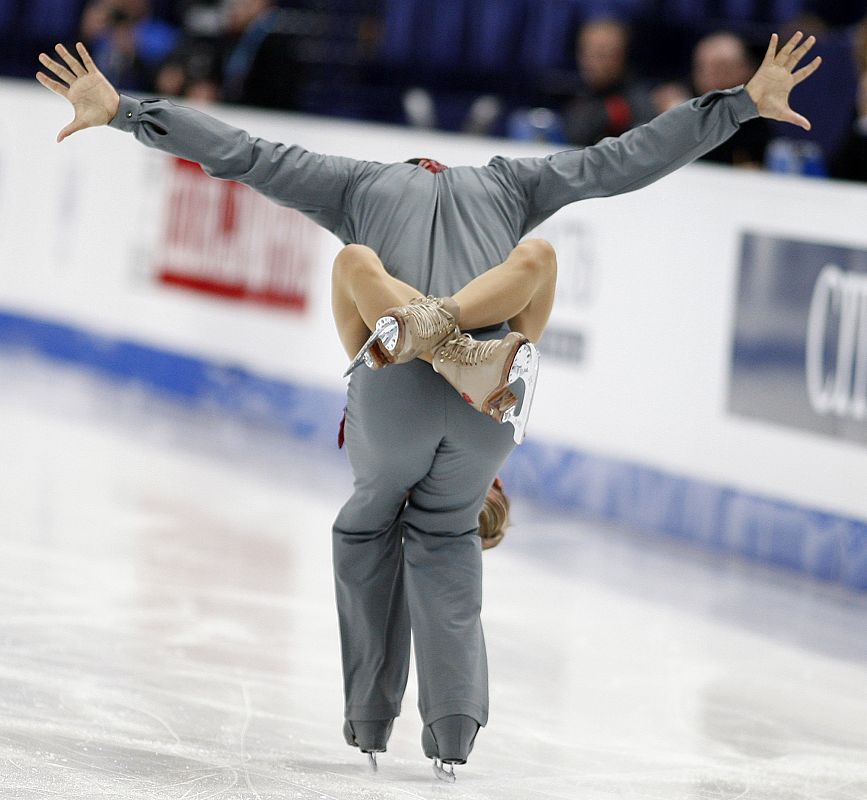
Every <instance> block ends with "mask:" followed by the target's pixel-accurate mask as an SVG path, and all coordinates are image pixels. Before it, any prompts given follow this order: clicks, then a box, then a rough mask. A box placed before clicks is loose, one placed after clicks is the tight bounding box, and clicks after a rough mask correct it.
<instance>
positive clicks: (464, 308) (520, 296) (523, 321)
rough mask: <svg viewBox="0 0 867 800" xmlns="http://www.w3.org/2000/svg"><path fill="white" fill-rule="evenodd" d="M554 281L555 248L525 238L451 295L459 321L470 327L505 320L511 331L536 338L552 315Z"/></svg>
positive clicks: (540, 240)
mask: <svg viewBox="0 0 867 800" xmlns="http://www.w3.org/2000/svg"><path fill="white" fill-rule="evenodd" d="M556 284H557V256H556V254H555V252H554V248H553V247H551V245H550V244H548V242H546V241H544V240H543V239H528V240H527V241H524V242H521V243H520V244H519V245H518V246H517V247H516V248H515V249H514V250H512V252H511V253H510V254H509V257H508V258H507V259H506V260H505V261H504V262H503V263H502V264H499V265H497V266H496V267H492V268H491V269H489V270H488V271H487V272H485V273H484V274H482V275H479V277H478V278H474V279H473V280H472V281H470V282H469V283H468V284H467V285H466V286H464V288H463V289H461V290H460V291H459V292H457V293H456V294H455V295H454V299H455V300H456V301H457V303H458V305H459V306H460V308H461V318H460V320H459V325H460V327H461V328H462V329H464V330H473V329H474V328H483V327H485V326H487V325H496V324H497V323H500V322H504V321H505V320H508V321H509V326H510V327H511V329H512V330H513V331H518V332H520V333H523V334H524V336H526V337H527V338H528V339H529V340H530V341H532V342H537V341H539V339H540V338H541V336H542V332H543V331H544V330H545V325H546V324H547V323H548V317H549V316H550V315H551V307H552V306H553V304H554V289H555V286H556Z"/></svg>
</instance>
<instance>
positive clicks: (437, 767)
mask: <svg viewBox="0 0 867 800" xmlns="http://www.w3.org/2000/svg"><path fill="white" fill-rule="evenodd" d="M449 766H450V767H451V769H446V768H445V767H444V766H443V762H442V761H440V760H439V759H438V758H435V759H434V762H433V773H434V775H435V776H436V778H437V780H440V781H445V782H446V783H454V782H455V781H456V780H457V776H456V775H455V768H454V766H453V765H451V764H450V765H449Z"/></svg>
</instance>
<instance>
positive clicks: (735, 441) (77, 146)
mask: <svg viewBox="0 0 867 800" xmlns="http://www.w3.org/2000/svg"><path fill="white" fill-rule="evenodd" d="M0 103H2V107H3V108H4V110H5V112H6V113H4V115H3V118H2V120H0V241H2V243H3V244H2V249H0V309H3V310H6V311H10V312H14V313H20V314H23V315H32V316H33V317H37V318H46V319H52V320H57V321H62V322H65V323H68V324H71V325H73V326H75V327H80V328H84V329H88V330H93V331H97V332H101V333H103V334H106V335H109V336H112V337H118V338H130V339H134V340H136V341H140V342H142V343H146V344H150V345H152V346H156V347H159V348H165V349H167V350H174V351H179V352H183V353H190V354H193V355H196V356H199V357H202V358H204V359H207V360H212V361H216V362H220V363H234V364H238V365H242V366H244V367H246V368H248V369H250V370H253V371H255V372H257V373H259V374H261V375H263V376H266V377H269V378H272V379H276V380H285V381H290V382H301V383H306V384H312V385H317V386H321V387H324V388H330V389H334V390H338V391H339V390H340V389H341V387H342V382H341V380H340V378H339V376H340V374H341V372H342V370H343V367H344V364H345V358H344V356H343V353H342V352H341V350H340V348H339V345H338V341H337V337H336V335H335V333H334V331H333V327H332V323H331V319H330V307H329V296H328V293H329V271H330V262H331V259H332V258H333V256H334V254H335V253H336V252H337V251H338V249H339V247H340V243H339V242H337V240H336V239H334V237H333V236H331V235H330V234H327V233H324V232H323V233H322V236H321V241H320V243H319V245H318V247H319V261H320V262H321V263H319V264H318V266H317V269H316V270H315V276H314V280H313V282H312V284H311V287H310V297H309V305H308V308H307V311H306V313H303V314H299V313H297V312H292V311H286V310H278V309H273V308H262V307H261V306H256V305H252V304H241V303H232V302H227V301H225V300H220V299H213V298H209V297H206V296H202V295H197V294H193V293H190V292H186V291H180V290H178V289H175V288H167V287H165V286H163V285H161V284H159V283H157V282H156V281H155V280H154V279H153V276H152V270H153V259H154V253H155V251H156V250H157V248H158V238H159V236H160V235H161V233H160V232H161V226H162V225H163V219H162V214H163V213H164V200H165V181H166V176H167V175H168V165H169V159H168V158H167V157H165V156H164V155H162V154H160V153H156V152H154V151H149V150H147V149H146V148H144V147H142V146H140V145H139V144H137V143H136V142H135V141H134V139H133V138H132V137H131V136H129V135H125V134H121V133H118V132H116V131H113V130H96V131H87V132H85V133H83V134H77V135H75V136H73V137H72V138H71V139H69V140H67V141H66V142H64V143H63V144H62V145H60V146H58V145H56V144H55V143H54V137H55V134H56V132H57V131H58V130H59V129H60V128H61V127H62V126H63V125H64V124H66V122H67V121H68V119H69V116H70V115H69V111H68V108H67V107H66V106H65V105H64V103H63V102H62V101H61V100H59V99H58V98H56V97H54V96H52V95H50V94H49V93H47V92H45V91H44V90H41V89H40V88H39V87H35V86H31V85H29V84H26V83H17V82H3V83H0ZM213 112H214V113H215V114H216V115H217V116H219V117H221V118H223V119H225V120H227V121H229V122H232V123H235V124H238V125H240V126H242V127H245V128H247V129H248V130H250V131H251V132H253V133H254V134H256V135H260V136H263V137H265V138H271V139H277V140H282V141H297V142H298V143H300V144H302V145H304V146H305V147H308V148H309V149H311V150H316V151H320V152H328V153H334V154H341V155H348V156H353V157H358V158H365V159H370V160H398V159H400V160H402V159H405V158H410V157H413V156H421V155H429V156H431V157H434V158H437V159H438V160H440V161H442V162H444V163H447V164H459V163H460V164H484V163H486V162H487V160H488V159H489V158H490V157H491V156H492V155H494V154H503V155H507V156H508V155H527V154H542V153H545V152H547V151H546V150H545V149H541V148H540V147H538V146H535V145H522V144H518V143H513V142H505V141H491V140H481V139H472V138H466V137H457V136H449V135H439V134H430V133H419V132H413V131H407V130H402V129H394V128H387V127H377V126H371V125H361V124H350V123H344V122H339V121H335V120H322V119H312V118H303V117H298V116H290V115H279V114H266V113H252V112H249V111H239V110H237V109H229V108H215V109H214V110H213ZM865 218H867V189H864V188H861V187H857V186H844V185H841V184H836V183H831V182H822V183H819V182H810V181H806V180H801V179H788V178H779V177H775V176H766V175H758V174H756V175H753V174H746V173H743V172H737V173H736V172H730V171H725V170H719V169H716V168H712V167H703V166H693V167H689V168H687V169H684V170H682V171H681V172H679V173H677V174H676V175H673V176H670V177H669V178H666V179H664V180H663V181H661V182H660V183H657V184H656V185H654V186H652V187H650V188H648V189H645V190H642V191H640V192H637V193H634V194H631V195H625V196H622V197H618V198H611V199H603V200H594V201H586V202H584V203H581V204H576V205H574V206H571V207H569V208H567V209H565V210H563V211H561V212H560V213H559V214H558V215H557V216H556V217H555V218H553V219H552V220H551V221H549V222H548V223H546V224H545V225H544V226H543V227H542V228H541V229H540V230H539V231H538V235H543V236H546V237H547V238H550V239H551V241H552V242H553V244H554V245H555V247H557V249H558V252H559V254H560V259H561V264H560V272H561V287H562V288H561V292H560V296H559V297H558V302H557V304H556V306H555V312H554V317H553V319H552V323H553V324H554V325H556V326H557V327H558V328H560V329H570V328H573V329H575V330H580V331H581V333H582V334H583V335H584V336H585V337H586V358H585V360H584V361H583V362H581V363H577V364H571V363H566V362H558V361H557V360H555V359H553V358H549V359H546V360H545V362H544V365H543V369H544V373H543V376H542V379H541V381H540V388H539V391H538V393H537V397H536V406H535V409H534V418H533V421H532V428H531V436H532V437H534V438H537V439H539V440H543V441H546V442H551V443H556V444H560V445H563V446H567V447H574V448H576V449H580V450H583V451H589V452H593V453H597V454H601V455H604V456H610V457H613V458H617V459H624V460H627V461H630V462H637V463H639V464H644V465H648V466H652V467H656V468H659V469H662V470H665V471H668V472H671V473H676V474H683V475H686V476H689V477H692V478H696V479H699V480H704V481H710V482H713V483H717V484H723V485H728V486H733V487H735V488H737V489H740V490H743V491H747V492H752V493H755V494H759V495H767V496H770V497H773V498H778V499H781V500H784V501H789V502H794V503H798V504H801V505H807V506H810V507H813V508H818V509H824V510H828V511H831V512H834V513H839V514H844V515H847V516H851V517H856V518H859V519H867V491H865V476H867V448H864V447H863V446H857V445H854V444H852V443H845V442H842V441H837V440H834V439H830V438H826V437H821V436H817V435H815V434H812V433H807V432H800V431H798V430H795V429H789V428H783V427H779V426H775V425H770V424H767V423H761V422H756V421H749V420H746V419H744V418H739V417H735V416H732V415H730V414H729V413H728V412H727V411H726V407H727V392H728V380H729V369H730V366H729V365H730V360H731V347H732V335H733V325H734V315H735V311H734V300H735V292H736V278H737V258H738V248H739V242H740V236H741V234H742V233H743V232H744V231H746V230H751V231H753V230H759V231H761V232H764V233H770V234H773V235H778V236H780V237H789V238H800V239H804V238H806V239H812V240H816V241H819V242H832V243H835V244H842V245H848V246H852V247H867V227H865V226H864V225H863V220H864V219H865ZM313 343H315V344H316V346H315V347H311V346H309V345H312V344H313ZM290 349H291V356H290ZM308 353H309V354H310V355H308ZM313 354H315V356H314V355H313Z"/></svg>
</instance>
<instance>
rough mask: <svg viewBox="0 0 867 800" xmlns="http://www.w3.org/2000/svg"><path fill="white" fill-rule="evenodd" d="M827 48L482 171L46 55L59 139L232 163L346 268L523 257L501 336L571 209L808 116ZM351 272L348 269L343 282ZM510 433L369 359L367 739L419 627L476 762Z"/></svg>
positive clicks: (343, 622)
mask: <svg viewBox="0 0 867 800" xmlns="http://www.w3.org/2000/svg"><path fill="white" fill-rule="evenodd" d="M813 43H814V39H813V37H809V38H808V39H806V40H804V39H803V37H802V34H800V33H797V34H795V35H794V36H793V37H792V38H791V39H790V40H789V41H788V42H787V43H786V44H785V45H783V46H782V47H781V48H779V49H778V42H777V37H776V35H774V36H772V37H771V40H770V43H769V45H768V49H767V52H766V54H765V57H764V60H763V61H762V64H761V66H760V67H759V69H758V70H757V71H756V73H755V75H754V76H753V77H752V78H751V79H750V81H749V82H748V83H747V84H746V86H741V87H735V88H732V89H729V90H726V91H719V92H711V93H709V94H707V95H705V96H703V97H700V98H697V99H695V100H692V101H690V102H688V103H684V104H683V105H680V106H678V107H676V108H674V109H671V110H670V111H667V112H666V113H665V114H662V115H660V116H659V117H657V118H656V119H654V120H652V121H651V122H649V123H647V124H646V125H643V126H641V127H639V128H635V129H633V130H631V131H629V132H627V133H625V134H624V135H623V136H621V137H619V138H617V139H605V140H603V141H602V142H600V143H599V144H597V145H594V146H592V147H588V148H585V149H583V150H569V151H565V152H561V153H555V154H553V155H550V156H547V157H545V158H518V159H507V158H502V157H495V158H493V159H492V160H491V161H490V162H489V163H488V164H487V165H486V166H484V167H480V168H472V167H454V168H452V169H440V168H439V167H438V166H437V165H431V163H430V162H428V163H427V164H425V163H420V164H407V163H400V164H378V163H371V162H365V161H355V160H353V159H349V158H343V157H338V156H324V155H318V154H315V153H312V152H309V151H307V150H305V149H304V148H302V147H299V146H298V145H289V146H287V145H283V144H277V143H272V142H267V141H263V140H261V139H257V138H253V137H250V136H249V135H248V134H247V133H245V132H244V131H241V130H238V129H236V128H233V127H231V126H229V125H226V124H224V123H222V122H219V121H217V120H215V119H213V118H211V117H209V116H207V115H205V114H202V113H201V112H198V111H194V110H191V109H187V108H182V107H178V106H174V105H172V104H171V103H168V102H166V101H163V100H145V101H139V100H134V99H132V98H129V97H125V96H124V97H121V96H119V95H118V93H117V92H116V91H115V89H114V88H113V87H112V86H111V85H110V84H109V83H108V81H106V80H105V78H104V77H103V76H102V75H101V74H100V73H99V71H98V70H97V69H96V67H95V65H94V64H93V61H92V60H91V58H90V56H89V55H88V53H87V51H86V50H85V48H84V47H83V45H80V44H79V45H78V47H77V50H78V58H76V57H75V56H74V55H73V54H71V53H70V52H68V51H67V50H66V48H64V47H63V46H62V45H58V46H57V54H58V57H59V60H57V59H55V58H52V57H50V56H48V55H47V54H42V55H40V61H41V63H42V64H43V66H44V67H46V68H47V69H49V70H50V71H51V72H52V73H53V74H54V77H50V76H49V75H46V74H43V73H40V74H39V75H38V76H37V77H38V80H39V81H40V83H42V84H43V85H44V86H46V87H47V88H49V89H51V90H52V91H54V92H56V93H57V94H59V95H61V96H62V97H65V98H66V99H68V100H69V101H70V103H72V105H73V107H74V110H75V118H74V120H73V121H72V122H71V123H70V124H69V125H67V126H66V127H65V128H64V129H63V130H62V131H61V132H60V134H59V135H58V137H57V138H58V141H62V140H63V139H64V138H66V137H67V136H69V135H70V134H72V133H74V132H76V131H80V130H83V129H85V128H88V127H92V126H95V125H105V124H110V125H111V126H113V127H115V128H117V129H119V130H123V131H128V132H131V133H132V134H133V135H134V136H135V137H136V138H137V139H138V140H139V141H140V142H142V143H144V144H146V145H148V146H151V147H156V148H158V149H161V150H164V151H167V152H169V153H172V154H174V155H177V156H180V157H183V158H187V159H190V160H192V161H196V162H198V163H200V164H201V165H202V166H203V168H204V169H205V171H206V172H208V173H209V174H211V175H213V176H215V177H218V178H224V179H231V180H237V181H241V182H242V183H246V184H248V185H250V186H252V187H253V188H254V189H256V190H257V191H260V192H262V193H263V194H264V195H266V196H268V197H270V198H271V199H272V200H274V201H275V202H277V203H280V204H282V205H286V206H290V207H292V208H296V209H298V210H300V211H302V212H303V213H305V214H306V215H307V216H309V217H310V218H311V219H313V220H314V221H315V222H317V223H319V224H320V225H322V226H323V227H325V228H327V229H328V230H330V231H332V232H333V233H335V234H336V235H337V236H338V238H340V239H341V240H342V241H343V242H344V243H345V244H346V245H347V246H348V247H347V248H345V249H344V251H343V252H342V254H341V256H342V257H341V258H339V259H338V261H339V263H338V264H335V271H336V272H337V273H341V274H344V277H345V274H354V275H356V276H358V275H368V280H374V278H371V277H370V276H377V275H379V270H383V271H387V273H388V274H389V275H390V276H391V277H393V278H396V279H398V280H400V281H402V282H404V283H406V284H407V285H409V286H410V287H413V288H414V289H415V290H417V291H419V292H422V293H424V294H426V295H427V294H430V295H435V296H437V297H442V298H448V297H451V296H452V295H455V294H456V293H458V292H459V290H460V289H461V288H462V287H465V286H467V285H468V284H470V283H471V282H473V281H474V279H477V280H481V281H483V282H484V278H485V277H486V274H488V273H489V270H490V268H491V267H492V265H501V266H506V265H508V266H507V268H505V269H502V270H499V271H495V270H490V272H491V273H495V276H494V280H495V283H496V285H495V287H493V289H494V290H493V291H491V292H486V293H485V297H487V298H489V299H490V298H494V297H495V298H496V299H497V304H496V305H492V307H491V314H492V316H493V319H489V318H471V319H464V318H463V313H464V312H463V311H462V310H461V308H460V303H458V306H459V307H458V308H457V309H456V313H457V315H458V318H457V319H454V323H455V325H456V326H457V327H460V328H461V329H463V330H473V327H474V326H479V325H490V324H495V323H500V325H499V328H497V329H496V330H495V331H493V333H491V332H490V331H489V332H486V333H482V334H479V336H480V338H486V337H490V336H491V335H493V336H497V337H502V335H503V334H504V333H505V331H506V325H505V322H506V321H508V320H514V319H515V318H516V317H517V318H519V319H520V318H521V316H522V314H523V315H524V316H526V313H525V312H527V310H528V309H529V308H530V307H531V306H532V305H533V304H534V303H536V304H539V303H541V302H547V300H546V298H540V297H539V296H538V292H539V291H540V287H541V286H543V285H546V280H547V279H537V280H528V279H527V276H528V275H537V276H538V275H545V274H546V273H550V271H551V269H552V267H553V259H554V256H553V253H552V251H551V248H550V246H546V245H545V244H544V243H536V244H533V243H527V242H523V243H521V244H520V245H519V242H520V240H521V239H522V238H523V237H524V236H526V234H527V233H529V232H530V231H531V230H532V229H533V228H535V227H536V226H537V225H538V224H539V223H541V222H542V221H543V220H545V219H546V218H548V217H549V216H550V215H552V214H553V213H554V212H556V211H557V210H558V209H559V208H561V207H562V206H564V205H566V204H568V203H572V202H574V201H577V200H581V199H584V198H589V197H601V196H607V195H613V194H618V193H621V192H628V191H632V190H634V189H639V188H641V187H643V186H646V185H647V184H649V183H651V182H653V181H655V180H657V179H658V178H661V177H663V176H664V175H666V174H668V173H670V172H672V171H673V170H675V169H677V168H679V167H681V166H683V165H684V164H687V163H689V162H690V161H692V160H694V159H695V158H697V157H699V156H700V155H702V154H703V153H705V152H707V151H709V150H711V149H713V148H714V147H716V146H718V145H719V144H720V143H722V142H723V141H725V140H726V139H727V138H728V137H729V136H731V135H732V134H733V133H734V132H735V131H736V130H737V129H738V126H739V125H740V123H741V122H744V121H746V120H748V119H751V118H753V117H756V116H763V117H767V118H770V119H777V120H783V121H786V122H790V123H793V124H795V125H800V126H801V127H803V128H807V129H809V127H810V123H809V122H808V121H807V120H806V119H805V118H804V117H802V116H801V115H800V114H797V113H795V112H794V111H793V110H792V109H791V108H790V107H789V102H788V101H789V93H790V92H791V90H792V88H793V87H794V86H796V85H797V84H799V83H801V82H802V81H804V80H805V79H806V78H807V77H809V76H810V75H811V74H812V73H813V72H814V71H815V70H816V69H817V68H818V66H819V59H814V60H813V61H812V62H811V63H809V64H808V65H807V66H804V67H802V68H800V69H797V65H798V63H799V62H800V61H801V59H802V58H803V57H804V56H805V55H806V54H807V52H808V51H809V50H810V48H811V47H812V45H813ZM383 265H384V266H383ZM547 284H548V285H550V281H549V280H547ZM351 285H352V286H353V287H354V286H357V285H358V280H357V278H356V279H355V280H354V281H353V282H352V283H351ZM347 286H350V281H349V280H348V279H346V280H345V281H343V282H341V283H340V288H346V287H347ZM476 288H478V285H477V287H476ZM488 288H491V287H488ZM354 291H355V289H352V292H354ZM353 296H354V295H353ZM356 300H357V298H356ZM471 305H472V304H471ZM452 308H453V307H452ZM384 310H385V306H384V307H383V311H384ZM360 312H361V317H362V319H363V320H364V321H365V324H366V326H367V325H369V324H370V321H371V315H370V313H369V312H362V311H361V305H360V304H358V303H356V305H355V306H354V307H353V308H352V309H351V314H356V315H357V314H359V313H360ZM361 334H363V331H362V332H361ZM361 334H359V333H358V332H356V333H355V334H353V336H352V337H350V340H351V341H353V342H357V341H359V340H360V338H361ZM526 335H527V336H528V338H530V337H529V334H526ZM508 428H509V426H507V425H499V424H497V422H496V420H493V419H491V418H489V417H487V416H485V415H483V414H479V413H478V412H477V410H475V409H474V408H471V407H470V406H469V405H468V404H467V403H466V402H464V400H463V399H462V398H461V396H460V394H459V393H458V392H455V391H454V390H453V389H452V387H450V386H448V385H447V383H446V382H445V381H444V380H443V378H442V377H441V376H440V375H437V374H436V373H435V372H434V371H433V370H431V368H430V366H429V365H428V364H426V363H424V362H423V361H421V360H419V359H415V360H413V361H410V362H408V363H405V364H398V365H395V366H389V367H388V368H387V369H381V370H371V369H359V370H357V371H356V372H355V373H353V376H352V380H351V382H350V386H349V400H348V410H347V422H346V442H347V448H348V451H349V456H350V461H351V463H352V467H353V470H354V473H355V490H354V492H353V495H352V497H351V498H350V499H349V501H348V502H347V503H346V505H345V506H344V507H343V509H342V510H341V512H340V514H339V515H338V517H337V520H336V522H335V524H334V539H333V542H334V571H335V583H336V590H337V605H338V614H339V618H340V631H341V643H342V655H343V667H344V682H345V693H346V704H345V717H346V726H345V731H344V732H345V735H346V738H347V741H348V742H349V743H350V744H354V745H357V746H359V747H360V748H361V750H362V751H366V752H370V753H375V752H381V751H382V750H384V749H385V746H386V743H387V740H388V735H389V733H390V731H391V725H392V722H393V720H394V718H395V717H396V716H397V715H398V714H399V712H400V704H401V700H402V696H403V690H404V687H405V684H406V679H407V672H408V661H409V641H410V630H412V633H413V634H414V639H415V647H416V660H417V665H418V680H419V706H420V712H421V716H422V721H423V724H424V728H423V734H422V741H423V747H424V750H425V754H426V755H427V756H428V757H430V758H433V759H435V768H436V765H437V763H438V762H445V763H452V764H455V763H456V764H460V763H464V762H465V761H466V758H467V756H468V754H469V752H470V749H471V747H472V744H473V741H474V738H475V736H476V733H477V731H478V728H479V727H480V726H483V725H485V724H486V722H487V718H488V695H487V662H486V657H485V648H484V638H483V635H482V628H481V622H480V618H479V615H480V610H481V548H480V542H479V537H478V536H477V535H476V531H477V526H478V515H479V509H480V508H481V506H482V501H483V499H484V497H485V494H486V492H487V490H488V488H489V487H490V486H491V484H492V482H493V480H494V477H495V476H496V474H497V471H498V470H499V467H500V465H501V464H502V462H503V461H504V460H505V458H506V457H507V456H508V454H509V452H510V451H511V449H512V447H513V446H514V441H513V439H512V435H511V433H510V431H509V430H507V429H508ZM407 498H408V499H407Z"/></svg>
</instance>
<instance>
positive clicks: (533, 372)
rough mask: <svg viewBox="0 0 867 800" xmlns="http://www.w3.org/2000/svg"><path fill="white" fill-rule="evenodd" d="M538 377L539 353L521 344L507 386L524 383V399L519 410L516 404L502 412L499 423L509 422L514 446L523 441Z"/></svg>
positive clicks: (528, 345)
mask: <svg viewBox="0 0 867 800" xmlns="http://www.w3.org/2000/svg"><path fill="white" fill-rule="evenodd" d="M538 375H539V351H538V350H537V349H536V348H535V347H534V346H533V345H532V344H531V343H530V342H527V343H526V344H522V345H521V346H520V347H519V348H518V352H517V353H515V358H514V360H513V361H512V368H511V369H510V370H509V385H510V386H511V385H512V384H513V383H516V382H517V381H524V399H523V401H522V402H521V409H520V411H519V410H518V406H517V404H516V405H514V406H512V407H511V408H508V409H506V411H504V412H503V416H502V419H501V420H500V421H501V422H510V423H511V424H512V425H513V426H514V428H515V432H514V436H513V438H514V440H515V444H521V442H522V441H524V431H525V429H526V427H527V420H528V419H529V417H530V409H531V408H532V406H533V395H534V394H535V393H536V378H537V377H538Z"/></svg>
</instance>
